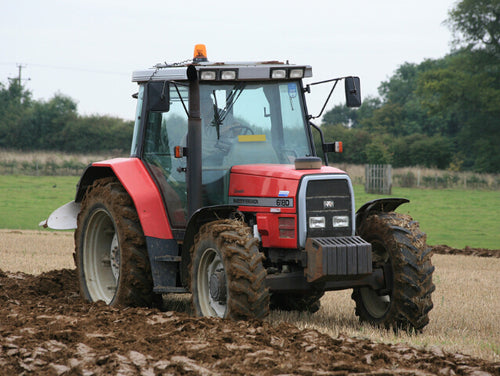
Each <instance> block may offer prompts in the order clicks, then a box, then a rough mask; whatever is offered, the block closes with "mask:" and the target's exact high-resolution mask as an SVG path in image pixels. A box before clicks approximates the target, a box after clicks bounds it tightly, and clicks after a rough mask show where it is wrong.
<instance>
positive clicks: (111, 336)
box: [0, 230, 500, 376]
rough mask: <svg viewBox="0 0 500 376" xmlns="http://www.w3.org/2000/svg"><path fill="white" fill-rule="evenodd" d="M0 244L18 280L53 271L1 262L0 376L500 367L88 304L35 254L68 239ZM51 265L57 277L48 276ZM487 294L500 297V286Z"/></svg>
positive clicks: (267, 324) (64, 272) (488, 370)
mask: <svg viewBox="0 0 500 376" xmlns="http://www.w3.org/2000/svg"><path fill="white" fill-rule="evenodd" d="M3 235H5V230H3V231H2V232H0V237H1V239H2V241H1V242H0V247H1V248H0V252H1V254H2V256H3V255H6V256H8V257H12V259H13V260H14V259H16V256H15V255H14V256H9V255H10V254H11V252H7V250H8V249H13V248H12V247H17V248H16V249H19V251H18V253H17V259H19V254H22V255H24V256H25V257H21V259H23V260H27V261H24V262H26V264H25V265H24V266H23V268H24V269H21V270H36V268H35V267H34V265H35V264H37V263H38V262H39V259H40V260H44V261H45V262H46V266H44V267H42V270H43V269H45V270H50V271H48V272H45V273H43V274H41V275H33V274H26V273H22V272H11V271H7V269H6V268H5V266H4V265H5V264H4V262H5V260H3V261H2V263H1V264H0V265H2V269H3V271H0V302H1V308H0V367H1V368H0V374H2V375H18V374H33V375H103V374H120V375H168V374H172V375H178V374H184V375H216V374H221V375H250V374H262V375H278V374H282V375H284V374H300V375H348V374H352V375H367V374H377V375H393V374H398V375H434V374H442V375H455V374H457V375H478V376H479V375H488V374H492V375H500V362H493V361H489V360H484V359H479V358H474V357H469V356H465V355H461V354H456V353H450V352H447V351H443V350H441V349H440V348H438V347H429V348H428V350H422V349H417V348H413V347H410V346H408V345H404V344H392V345H390V344H382V343H375V342H372V341H370V340H367V339H360V338H357V339H354V338H352V337H348V336H346V335H342V334H341V335H338V336H336V337H335V336H330V335H326V334H322V333H320V332H319V331H317V330H314V329H308V328H305V329H299V328H297V326H293V325H290V324H287V323H277V322H276V321H273V320H266V321H251V322H232V321H226V320H217V319H207V318H203V319H197V318H193V317H191V316H189V315H188V314H187V313H185V312H173V311H166V312H160V311H158V310H151V309H140V308H129V309H125V310H117V309H113V308H110V307H107V306H106V305H104V304H102V303H95V304H88V303H84V302H83V301H82V300H81V299H80V297H79V295H78V293H77V291H78V288H77V282H76V273H75V271H74V270H73V269H69V268H68V267H65V266H64V265H66V264H70V257H65V258H64V259H63V261H61V260H59V259H55V258H53V259H52V260H50V257H55V256H47V254H44V253H43V252H42V255H41V256H40V255H39V252H34V251H33V249H43V250H45V251H46V252H48V254H49V255H52V254H54V252H55V251H54V249H53V248H51V247H53V246H51V244H53V241H54V240H57V241H58V242H61V241H63V242H65V243H67V244H66V247H68V246H69V247H71V236H70V234H68V233H62V234H61V233H59V234H58V235H53V234H51V233H44V234H42V235H41V234H37V233H23V232H20V233H19V234H17V233H14V234H12V233H11V235H12V236H3ZM16 235H17V236H16ZM16 239H17V240H16ZM9 247H11V248H9ZM66 249H68V248H66ZM69 249H71V248H69ZM51 252H52V253H51ZM494 253H495V252H494ZM44 255H45V257H44ZM68 256H69V255H68ZM441 257H448V258H451V257H452V256H441ZM453 257H455V256H453ZM50 265H55V267H54V269H58V270H51V269H46V268H48V267H49V266H50ZM61 265H63V266H62V268H60V266H61ZM11 270H12V269H11ZM30 273H31V272H30ZM33 273H38V272H36V271H34V272H33ZM493 289H494V290H493V294H495V293H497V292H498V286H494V287H493ZM495 289H496V290H495ZM493 299H495V298H494V296H493ZM492 317H493V320H494V319H495V317H496V319H498V314H495V313H493V316H492ZM493 327H495V326H493ZM497 327H498V326H497ZM497 336H498V333H497ZM496 338H498V337H496ZM497 345H498V343H497Z"/></svg>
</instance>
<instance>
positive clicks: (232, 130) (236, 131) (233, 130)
mask: <svg viewBox="0 0 500 376" xmlns="http://www.w3.org/2000/svg"><path fill="white" fill-rule="evenodd" d="M224 134H225V135H228V136H229V137H230V138H235V137H236V136H238V135H240V134H254V131H253V129H252V128H250V127H248V126H246V125H241V124H236V125H233V126H231V127H229V128H228V129H225V130H224Z"/></svg>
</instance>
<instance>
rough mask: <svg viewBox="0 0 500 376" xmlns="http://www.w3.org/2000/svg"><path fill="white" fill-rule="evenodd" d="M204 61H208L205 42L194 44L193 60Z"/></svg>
mask: <svg viewBox="0 0 500 376" xmlns="http://www.w3.org/2000/svg"><path fill="white" fill-rule="evenodd" d="M202 61H208V59H207V48H206V47H205V45H204V44H197V45H196V46H194V54H193V62H194V63H200V62H202Z"/></svg>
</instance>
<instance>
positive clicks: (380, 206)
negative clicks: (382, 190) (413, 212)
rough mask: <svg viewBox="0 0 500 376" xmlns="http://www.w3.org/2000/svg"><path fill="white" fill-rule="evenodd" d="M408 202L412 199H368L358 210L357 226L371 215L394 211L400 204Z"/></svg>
mask: <svg viewBox="0 0 500 376" xmlns="http://www.w3.org/2000/svg"><path fill="white" fill-rule="evenodd" d="M407 202H410V200H408V199H406V198H379V199H376V200H372V201H368V202H367V203H366V204H364V205H363V206H361V207H360V208H359V209H358V211H357V212H356V228H359V226H360V225H361V223H362V222H363V221H364V220H365V219H366V218H367V217H369V216H370V215H372V214H374V213H380V212H383V213H387V212H392V211H394V210H396V208H397V207H398V206H400V205H402V204H406V203H407Z"/></svg>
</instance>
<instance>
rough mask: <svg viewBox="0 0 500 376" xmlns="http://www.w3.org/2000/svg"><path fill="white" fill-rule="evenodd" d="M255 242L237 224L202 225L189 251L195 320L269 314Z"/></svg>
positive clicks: (217, 222) (257, 316) (267, 299)
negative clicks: (207, 317)
mask: <svg viewBox="0 0 500 376" xmlns="http://www.w3.org/2000/svg"><path fill="white" fill-rule="evenodd" d="M257 243H258V240H257V239H256V238H254V237H253V235H252V233H251V230H250V228H248V227H247V226H246V225H245V224H243V223H241V222H240V221H238V220H229V219H225V220H218V221H214V222H210V223H207V224H205V225H203V226H202V227H201V229H200V231H199V233H198V235H197V236H196V238H195V242H194V245H193V247H192V248H191V259H192V263H191V291H192V294H193V306H194V310H195V313H196V315H197V316H212V317H221V318H230V319H235V320H240V319H252V318H263V317H265V316H266V315H267V314H268V313H269V291H268V289H267V288H266V286H265V279H266V275H267V273H266V270H265V269H264V267H263V265H262V259H263V255H262V253H260V252H259V249H258V247H257Z"/></svg>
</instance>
